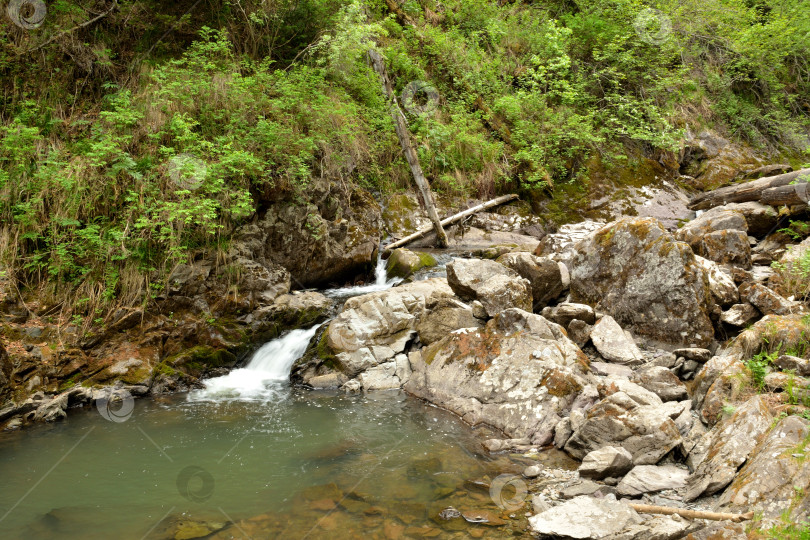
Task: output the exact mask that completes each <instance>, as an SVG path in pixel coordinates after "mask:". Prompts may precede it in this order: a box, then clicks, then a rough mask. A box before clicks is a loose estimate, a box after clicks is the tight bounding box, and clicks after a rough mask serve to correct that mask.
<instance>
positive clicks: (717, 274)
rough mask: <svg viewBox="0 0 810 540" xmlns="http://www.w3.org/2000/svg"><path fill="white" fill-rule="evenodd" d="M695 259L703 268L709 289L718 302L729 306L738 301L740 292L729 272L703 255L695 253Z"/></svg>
mask: <svg viewBox="0 0 810 540" xmlns="http://www.w3.org/2000/svg"><path fill="white" fill-rule="evenodd" d="M695 261H697V263H698V265H700V267H701V268H703V271H704V272H705V273H706V277H708V278H709V289H710V290H711V291H712V295H713V296H714V299H715V300H716V301H717V303H718V304H720V305H721V306H730V305H732V304H735V303H737V302H739V301H740V293H739V291H738V290H737V284H736V283H734V278H733V277H732V276H731V274H730V273H729V272H726V271H725V270H723V269H722V268H721V267H720V265H719V264H717V263H716V262H714V261H710V260H708V259H704V258H703V257H700V256H697V255H695Z"/></svg>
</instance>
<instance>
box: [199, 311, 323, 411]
mask: <svg viewBox="0 0 810 540" xmlns="http://www.w3.org/2000/svg"><path fill="white" fill-rule="evenodd" d="M317 330H318V325H317V324H316V325H315V326H313V327H312V328H309V329H307V330H293V331H291V332H290V333H288V334H286V335H285V336H283V337H280V338H278V339H274V340H273V341H270V342H268V343H265V344H264V345H262V347H261V348H260V349H259V350H258V351H256V352H255V353H253V357H252V358H251V359H250V361H249V362H248V364H247V366H245V367H243V368H241V369H235V370H233V371H231V372H230V373H228V374H227V375H224V376H222V377H216V378H214V379H208V380H206V381H205V390H195V391H194V392H191V393H190V394H189V399H190V400H193V401H197V400H210V399H217V398H241V399H259V398H263V397H270V395H272V394H274V393H275V390H277V387H278V385H279V383H286V382H287V380H288V379H289V378H290V370H291V369H292V365H293V363H294V362H295V361H296V360H298V359H299V358H301V355H302V354H304V351H306V349H307V345H309V341H310V340H311V339H312V337H313V336H314V335H315V332H316V331H317Z"/></svg>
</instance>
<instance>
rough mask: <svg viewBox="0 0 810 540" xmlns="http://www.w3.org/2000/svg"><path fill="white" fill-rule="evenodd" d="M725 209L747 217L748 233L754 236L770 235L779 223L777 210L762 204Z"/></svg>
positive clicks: (729, 206)
mask: <svg viewBox="0 0 810 540" xmlns="http://www.w3.org/2000/svg"><path fill="white" fill-rule="evenodd" d="M776 174H779V173H776ZM725 207H726V208H727V209H729V210H733V211H737V212H740V213H741V214H742V215H743V216H744V217H745V222H746V224H747V225H748V233H749V234H752V235H754V236H764V235H766V234H768V233H769V232H771V231H772V230H773V228H774V226H775V225H776V223H777V222H778V221H779V214H778V213H777V212H776V210H775V209H774V208H773V207H772V206H769V205H767V204H762V203H760V202H756V201H750V202H744V203H731V204H727V205H725Z"/></svg>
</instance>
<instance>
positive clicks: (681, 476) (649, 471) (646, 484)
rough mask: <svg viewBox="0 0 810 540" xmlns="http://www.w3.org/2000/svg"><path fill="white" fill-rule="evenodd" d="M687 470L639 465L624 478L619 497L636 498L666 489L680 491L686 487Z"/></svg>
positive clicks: (620, 483) (620, 485)
mask: <svg viewBox="0 0 810 540" xmlns="http://www.w3.org/2000/svg"><path fill="white" fill-rule="evenodd" d="M688 476H689V471H688V470H687V469H681V468H680V467H675V466H674V465H638V466H636V467H634V468H633V470H632V471H630V472H629V473H627V476H625V477H624V478H622V481H621V482H619V485H618V486H617V487H616V489H617V490H618V492H619V495H625V496H629V497H636V496H638V495H643V494H644V493H655V492H656V491H663V490H665V489H680V488H682V487H683V486H685V485H686V478H687V477H688Z"/></svg>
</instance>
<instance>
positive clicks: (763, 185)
mask: <svg viewBox="0 0 810 540" xmlns="http://www.w3.org/2000/svg"><path fill="white" fill-rule="evenodd" d="M807 180H810V169H801V170H799V171H793V172H790V173H786V174H779V175H776V176H767V177H765V178H760V179H759V180H753V181H751V182H746V183H744V184H736V185H733V186H727V187H723V188H720V189H715V190H714V191H709V192H706V193H701V194H700V195H697V196H695V197H693V198H692V200H691V201H689V208H690V209H691V210H708V209H709V208H713V207H715V206H722V205H724V204H728V203H738V202H749V201H760V200H761V201H762V202H765V201H764V200H763V195H764V193H765V192H766V191H768V190H771V189H774V188H786V189H785V190H782V191H778V192H773V191H769V197H770V198H769V200H773V201H779V200H785V198H786V193H785V192H786V191H787V192H792V194H796V195H797V196H799V195H801V194H803V193H804V190H805V189H806V188H800V189H799V190H797V189H796V185H792V184H793V183H794V182H796V184H797V185H799V186H801V183H802V182H806V181H807ZM786 200H795V201H797V202H795V203H789V202H788V203H784V202H775V203H773V204H775V205H776V206H778V205H780V204H801V203H807V200H803V201H802V200H800V199H797V198H795V197H793V198H787V199H786ZM766 204H772V203H766Z"/></svg>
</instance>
